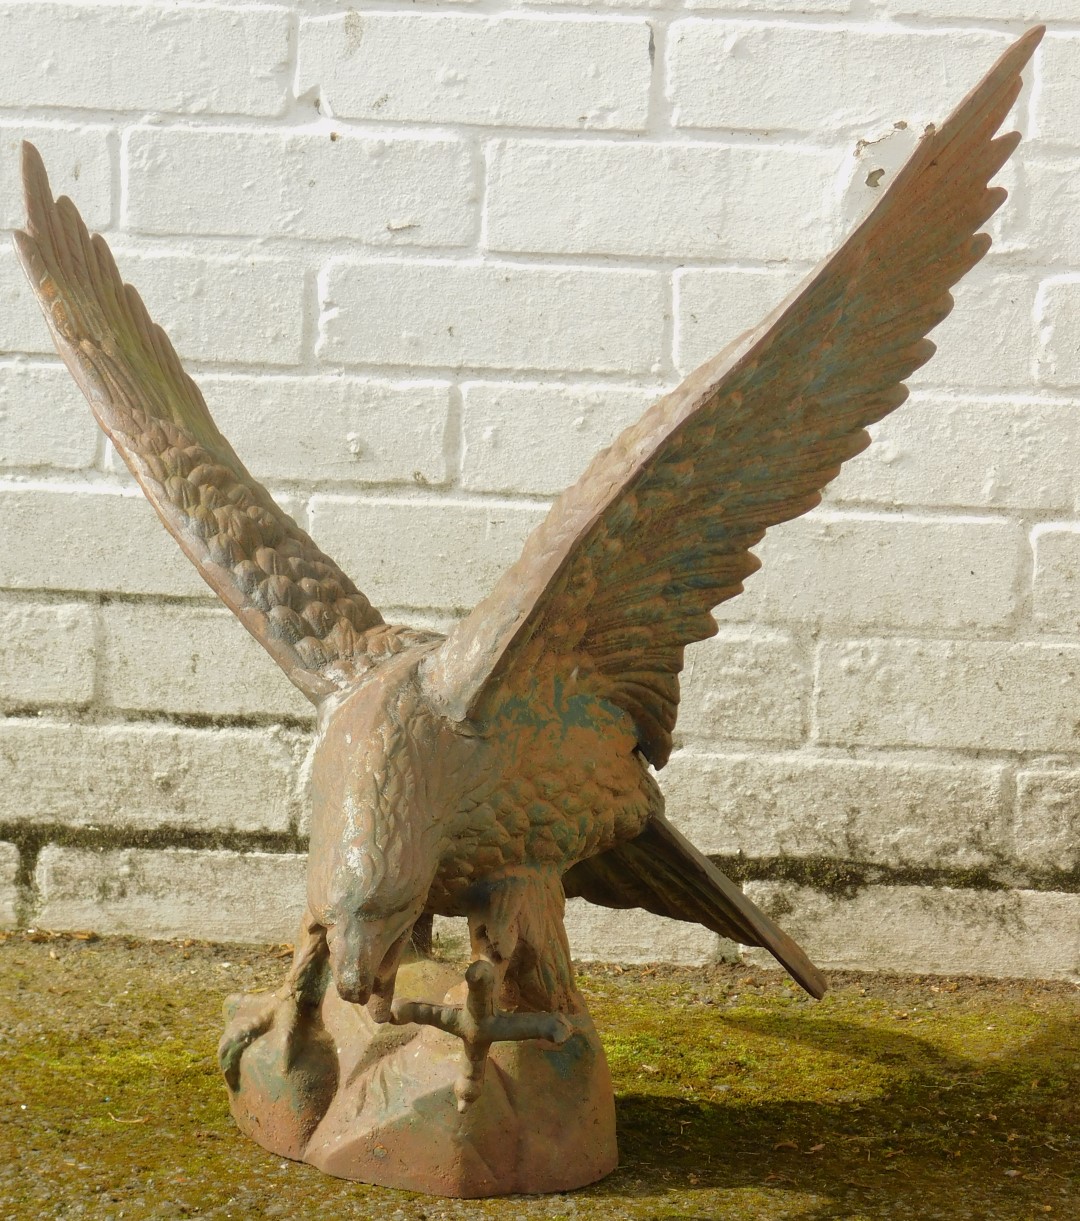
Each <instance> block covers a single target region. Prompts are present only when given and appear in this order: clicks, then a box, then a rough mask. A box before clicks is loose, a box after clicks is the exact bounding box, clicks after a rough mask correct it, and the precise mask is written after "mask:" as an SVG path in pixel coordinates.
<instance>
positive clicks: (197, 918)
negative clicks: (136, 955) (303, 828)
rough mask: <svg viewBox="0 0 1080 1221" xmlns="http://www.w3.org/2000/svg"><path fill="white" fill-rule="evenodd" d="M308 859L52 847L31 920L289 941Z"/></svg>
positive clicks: (45, 854) (57, 925)
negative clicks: (38, 900) (36, 908)
mask: <svg viewBox="0 0 1080 1221" xmlns="http://www.w3.org/2000/svg"><path fill="white" fill-rule="evenodd" d="M305 860H306V858H305V857H303V856H298V855H294V854H291V853H282V854H280V855H276V854H272V853H268V852H249V853H239V852H193V851H189V850H188V849H184V848H165V849H161V850H155V851H150V850H146V849H139V848H128V849H121V850H119V851H111V852H109V851H107V852H94V851H91V850H84V849H79V848H61V847H58V846H57V845H55V844H49V845H48V846H47V847H45V848H43V849H42V852H41V856H40V857H39V858H38V866H37V871H36V873H35V881H36V883H37V886H38V888H39V891H40V894H41V905H40V907H39V909H38V913H37V923H38V924H39V925H40V926H41V927H43V928H50V929H84V928H90V929H93V930H94V931H95V932H98V933H120V934H125V933H126V934H129V935H130V934H133V935H136V936H139V937H150V938H156V937H198V938H202V939H205V940H207V941H248V942H251V941H254V942H268V941H292V940H294V939H295V936H296V930H297V927H298V925H299V923H300V914H301V912H302V911H303V909H304V866H305Z"/></svg>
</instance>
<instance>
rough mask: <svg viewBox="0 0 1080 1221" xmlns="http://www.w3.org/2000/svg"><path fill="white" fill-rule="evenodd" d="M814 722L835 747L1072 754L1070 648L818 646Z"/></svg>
mask: <svg viewBox="0 0 1080 1221" xmlns="http://www.w3.org/2000/svg"><path fill="white" fill-rule="evenodd" d="M817 720H818V727H819V736H820V738H821V740H822V741H823V742H833V743H838V744H839V743H843V744H847V745H867V746H879V747H880V746H933V747H958V748H960V749H976V750H1008V751H1024V750H1047V751H1069V752H1071V751H1075V750H1076V749H1077V738H1078V729H1077V726H1078V725H1080V645H1075V644H1037V643H1029V642H1024V643H1015V644H1010V643H1007V642H1004V641H976V640H921V641H920V640H862V641H837V642H827V643H825V644H823V645H822V646H821V653H820V658H819V669H818V690H817Z"/></svg>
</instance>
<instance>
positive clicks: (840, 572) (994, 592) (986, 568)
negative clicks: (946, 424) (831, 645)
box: [715, 510, 1028, 631]
mask: <svg viewBox="0 0 1080 1221" xmlns="http://www.w3.org/2000/svg"><path fill="white" fill-rule="evenodd" d="M755 551H756V552H757V554H758V555H759V556H760V558H761V561H762V566H761V571H760V572H756V573H754V574H753V575H752V576H750V577H749V578H748V579H747V582H746V591H745V593H743V594H742V595H741V596H740V597H738V598H734V599H732V600H731V601H730V602H727V603H725V604H724V605H723V606H722V607H719V608H717V610H716V612H715V614H716V617H717V618H718V619H724V620H736V619H758V620H763V621H768V622H787V623H793V624H803V625H806V624H815V625H821V624H824V623H828V624H830V625H843V626H846V627H860V628H875V627H889V628H891V627H897V628H908V629H911V630H914V631H920V630H925V629H947V630H957V629H972V628H976V629H985V628H991V627H1006V626H1008V625H1009V624H1010V622H1011V620H1012V618H1013V616H1014V615H1015V614H1016V612H1017V610H1018V609H1019V606H1020V581H1021V574H1023V573H1025V572H1026V565H1027V563H1028V547H1027V540H1026V539H1025V538H1024V533H1023V530H1022V529H1021V528H1020V527H1019V526H1018V525H1017V524H1015V523H1013V522H1005V521H1000V520H998V519H996V518H986V517H983V518H978V517H953V518H948V519H943V518H936V517H935V518H924V517H916V516H910V517H909V516H906V515H905V516H902V517H901V516H897V515H896V514H880V515H872V514H870V513H865V514H855V513H843V514H840V513H833V512H830V511H828V510H821V511H818V512H816V513H811V514H809V515H808V516H806V517H803V518H800V519H799V520H798V521H793V522H788V523H787V524H786V525H785V527H784V529H783V530H777V531H775V532H774V533H771V534H769V535H767V536H766V538H765V541H764V542H763V543H762V544H761V545H760V546H759V547H757V548H755Z"/></svg>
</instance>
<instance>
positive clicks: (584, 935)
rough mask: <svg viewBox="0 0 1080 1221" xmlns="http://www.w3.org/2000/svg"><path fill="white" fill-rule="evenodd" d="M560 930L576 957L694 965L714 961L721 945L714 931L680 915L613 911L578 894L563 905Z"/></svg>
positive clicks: (592, 959) (722, 944)
mask: <svg viewBox="0 0 1080 1221" xmlns="http://www.w3.org/2000/svg"><path fill="white" fill-rule="evenodd" d="M566 933H567V936H568V937H569V939H570V952H571V953H572V954H573V956H574V958H575V959H577V961H578V962H674V963H679V964H681V965H684V966H700V965H701V964H703V963H708V962H716V961H717V959H718V958H719V957H720V956H721V952H722V947H727V946H729V945H730V942H727V941H721V939H720V938H719V937H717V936H716V934H715V933H711V932H709V930H708V929H705V928H702V927H701V926H700V925H699V924H690V923H688V922H686V921H683V920H668V919H666V918H665V917H663V916H654V915H653V914H652V912H646V911H637V910H635V911H616V910H613V909H612V908H609V907H597V906H595V905H594V904H592V903H586V902H585V900H584V899H569V900H568V901H567V904H566Z"/></svg>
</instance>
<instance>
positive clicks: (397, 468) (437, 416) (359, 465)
mask: <svg viewBox="0 0 1080 1221" xmlns="http://www.w3.org/2000/svg"><path fill="white" fill-rule="evenodd" d="M199 381H200V383H201V386H202V389H203V393H204V394H205V395H206V399H207V402H208V403H209V404H210V410H211V411H212V412H213V413H214V419H215V420H216V421H217V422H218V425H219V427H220V428H221V431H222V432H223V433H224V434H225V435H226V436H227V437H228V438H229V441H230V443H231V444H232V446H233V448H234V449H235V450H236V452H237V453H238V454H239V455H240V457H241V458H242V459H243V462H244V465H245V466H246V467H247V468H248V470H249V471H251V473H252V474H253V475H254V476H255V477H256V478H258V479H295V480H299V481H301V482H307V483H315V482H319V483H323V482H327V483H354V484H355V483H371V484H379V483H405V484H409V485H414V484H420V485H421V486H427V485H429V484H439V483H445V482H446V481H447V479H448V477H449V472H448V470H447V463H446V429H447V421H448V416H449V410H450V397H449V387H448V385H447V384H446V383H444V382H404V383H393V382H384V381H373V380H367V379H363V378H357V377H342V376H336V377H291V376H282V377H247V376H236V375H220V374H219V375H212V374H211V375H207V376H204V377H201V378H200V379H199Z"/></svg>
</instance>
